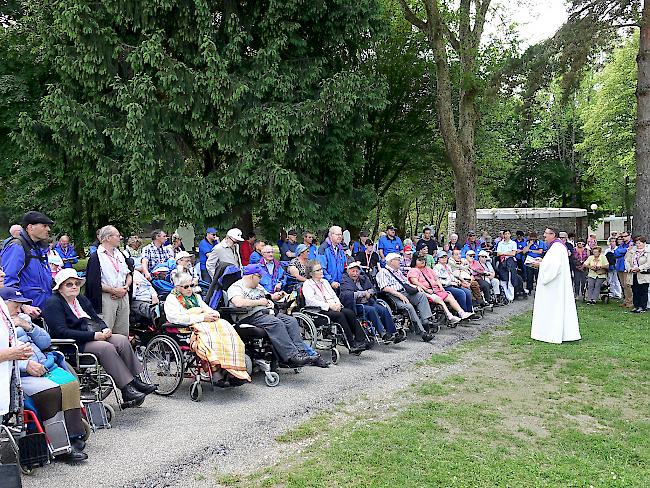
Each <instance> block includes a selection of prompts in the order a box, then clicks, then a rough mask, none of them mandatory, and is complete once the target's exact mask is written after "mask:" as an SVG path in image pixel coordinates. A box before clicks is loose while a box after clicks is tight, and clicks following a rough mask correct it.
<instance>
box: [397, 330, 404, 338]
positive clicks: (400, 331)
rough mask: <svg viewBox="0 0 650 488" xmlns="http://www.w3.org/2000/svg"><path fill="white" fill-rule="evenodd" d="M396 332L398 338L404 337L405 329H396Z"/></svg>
mask: <svg viewBox="0 0 650 488" xmlns="http://www.w3.org/2000/svg"><path fill="white" fill-rule="evenodd" d="M396 334H397V336H398V337H399V338H400V339H402V340H404V339H406V329H397V332H396Z"/></svg>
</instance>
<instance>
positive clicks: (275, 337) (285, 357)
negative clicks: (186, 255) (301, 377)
mask: <svg viewBox="0 0 650 488" xmlns="http://www.w3.org/2000/svg"><path fill="white" fill-rule="evenodd" d="M261 279H262V267H261V266H260V265H259V263H258V264H249V265H248V266H245V267H244V268H243V277H242V278H241V279H240V280H238V281H236V282H235V283H233V284H232V285H230V287H229V288H228V303H229V305H230V306H231V307H236V308H246V309H247V310H246V311H245V312H243V313H241V314H238V318H239V322H240V324H249V325H253V326H255V327H259V328H261V329H264V330H265V331H266V333H267V335H268V336H269V339H270V340H271V343H272V344H273V348H274V349H275V351H276V352H277V354H278V356H279V357H280V360H281V361H282V362H283V363H286V364H288V365H289V366H291V367H296V368H297V367H300V366H305V365H307V364H312V365H315V366H319V364H317V361H318V359H321V358H320V356H315V357H310V356H309V354H308V353H307V350H306V348H305V344H304V342H303V341H302V337H301V335H300V326H299V325H298V321H297V320H296V319H295V318H293V317H291V316H289V315H285V314H280V315H274V313H273V309H274V304H273V301H272V300H279V299H280V298H282V296H283V293H282V292H276V293H272V294H271V293H268V292H267V291H266V290H265V289H264V288H262V286H261V285H260V280H261Z"/></svg>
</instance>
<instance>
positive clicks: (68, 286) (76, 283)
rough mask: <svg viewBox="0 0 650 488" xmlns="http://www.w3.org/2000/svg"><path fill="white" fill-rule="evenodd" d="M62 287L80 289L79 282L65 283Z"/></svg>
mask: <svg viewBox="0 0 650 488" xmlns="http://www.w3.org/2000/svg"><path fill="white" fill-rule="evenodd" d="M64 286H65V287H66V288H74V287H75V286H76V287H80V286H81V281H66V282H65V285H64Z"/></svg>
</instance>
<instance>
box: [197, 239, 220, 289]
mask: <svg viewBox="0 0 650 488" xmlns="http://www.w3.org/2000/svg"><path fill="white" fill-rule="evenodd" d="M218 243H219V239H218V238H217V229H215V228H214V227H208V229H207V230H206V231H205V238H204V239H203V240H202V241H201V242H200V243H199V262H200V263H201V279H202V280H203V281H208V282H209V281H210V275H209V274H208V268H207V266H206V264H205V263H206V262H207V260H208V254H210V251H212V249H214V246H216V245H217V244H218Z"/></svg>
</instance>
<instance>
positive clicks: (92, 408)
mask: <svg viewBox="0 0 650 488" xmlns="http://www.w3.org/2000/svg"><path fill="white" fill-rule="evenodd" d="M85 405H86V417H87V420H88V423H89V424H90V427H91V428H92V429H93V431H94V430H97V429H110V428H111V424H110V422H109V421H108V417H107V416H106V408H105V407H104V402H88V403H86V404H85Z"/></svg>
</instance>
